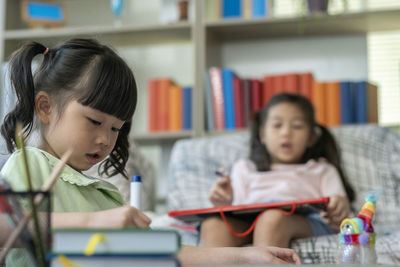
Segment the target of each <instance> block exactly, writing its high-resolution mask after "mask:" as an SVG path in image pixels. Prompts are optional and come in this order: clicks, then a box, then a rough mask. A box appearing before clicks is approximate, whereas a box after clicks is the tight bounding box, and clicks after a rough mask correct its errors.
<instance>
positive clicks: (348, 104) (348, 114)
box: [340, 81, 355, 124]
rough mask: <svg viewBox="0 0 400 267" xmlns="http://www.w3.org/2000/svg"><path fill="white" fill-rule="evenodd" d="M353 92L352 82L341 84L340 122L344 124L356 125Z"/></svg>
mask: <svg viewBox="0 0 400 267" xmlns="http://www.w3.org/2000/svg"><path fill="white" fill-rule="evenodd" d="M353 97H354V96H353V90H352V85H351V82H348V81H343V82H341V83H340V120H341V123H342V124H350V123H354V122H355V119H354V111H353V108H354V104H353Z"/></svg>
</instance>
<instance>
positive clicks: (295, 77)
mask: <svg viewBox="0 0 400 267" xmlns="http://www.w3.org/2000/svg"><path fill="white" fill-rule="evenodd" d="M283 91H284V92H286V93H292V94H298V93H299V91H300V81H299V74H297V73H290V74H285V75H283Z"/></svg>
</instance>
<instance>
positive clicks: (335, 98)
mask: <svg viewBox="0 0 400 267" xmlns="http://www.w3.org/2000/svg"><path fill="white" fill-rule="evenodd" d="M325 103H326V109H327V112H326V124H327V125H328V126H337V125H340V84H339V82H327V83H326V101H325Z"/></svg>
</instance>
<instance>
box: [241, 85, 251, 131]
mask: <svg viewBox="0 0 400 267" xmlns="http://www.w3.org/2000/svg"><path fill="white" fill-rule="evenodd" d="M241 89H242V96H243V98H242V100H243V104H242V106H243V127H248V126H249V121H250V118H251V82H250V80H248V79H243V80H242V88H241Z"/></svg>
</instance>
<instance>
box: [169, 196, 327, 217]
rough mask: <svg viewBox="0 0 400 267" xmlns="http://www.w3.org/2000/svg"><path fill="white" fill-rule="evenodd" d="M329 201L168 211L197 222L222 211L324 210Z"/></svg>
mask: <svg viewBox="0 0 400 267" xmlns="http://www.w3.org/2000/svg"><path fill="white" fill-rule="evenodd" d="M328 203H329V197H320V198H308V199H298V200H286V201H276V202H266V203H257V204H249V205H234V206H232V205H228V206H216V207H212V208H203V209H190V210H171V211H169V212H168V215H169V216H171V217H175V218H177V219H180V220H183V221H185V222H195V221H201V220H202V219H204V218H206V217H208V216H211V215H218V214H220V213H221V211H222V212H223V213H224V214H225V215H227V216H240V215H243V214H247V215H248V214H253V215H257V214H258V213H260V212H262V211H264V210H266V209H282V210H285V211H288V210H289V211H293V212H294V213H300V214H307V213H310V212H317V211H320V210H323V209H324V208H325V207H326V205H327V204H328Z"/></svg>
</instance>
